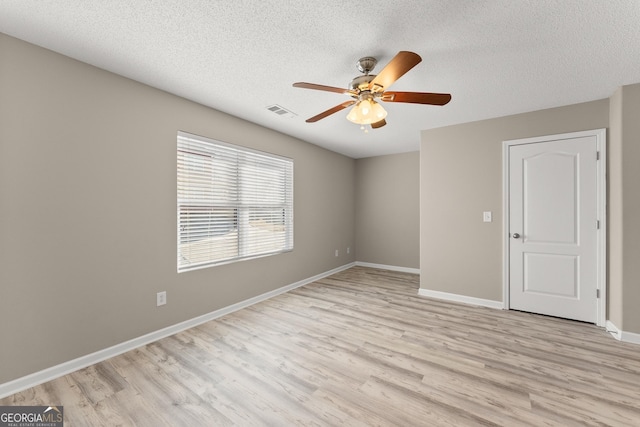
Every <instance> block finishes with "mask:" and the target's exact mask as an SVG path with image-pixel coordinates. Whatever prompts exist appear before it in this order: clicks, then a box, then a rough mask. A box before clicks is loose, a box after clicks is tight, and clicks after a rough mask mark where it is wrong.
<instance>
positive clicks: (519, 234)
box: [508, 136, 599, 323]
mask: <svg viewBox="0 0 640 427" xmlns="http://www.w3.org/2000/svg"><path fill="white" fill-rule="evenodd" d="M597 150H598V148H597V143H596V137H595V136H582V137H576V138H569V139H557V140H548V141H545V142H536V143H526V144H521V145H511V146H509V154H508V155H509V202H508V206H509V240H508V242H509V248H508V250H509V306H510V308H512V309H516V310H523V311H528V312H534V313H540V314H547V315H551V316H558V317H564V318H568V319H574V320H581V321H586V322H592V323H596V321H597V314H598V307H597V303H598V300H597V298H598V296H597V290H598V268H597V262H598V242H597V240H598V234H597V233H598V227H599V223H598V206H597V204H598V187H597V161H598V160H597V154H598V153H597Z"/></svg>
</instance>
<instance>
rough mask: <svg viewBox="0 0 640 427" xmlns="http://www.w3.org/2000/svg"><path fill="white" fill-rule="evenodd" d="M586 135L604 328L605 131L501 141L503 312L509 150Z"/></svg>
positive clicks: (506, 288) (599, 319)
mask: <svg viewBox="0 0 640 427" xmlns="http://www.w3.org/2000/svg"><path fill="white" fill-rule="evenodd" d="M588 136H595V138H596V147H597V150H598V162H597V164H596V187H597V188H596V192H597V218H598V221H599V229H598V233H597V242H596V251H597V255H596V256H597V261H596V262H597V266H596V267H597V271H596V274H597V278H596V281H597V289H598V291H599V298H598V302H597V305H596V310H597V313H596V325H598V326H600V327H605V324H606V320H607V144H606V139H607V130H606V129H604V128H603V129H594V130H588V131H582V132H570V133H562V134H557V135H546V136H540V137H534V138H523V139H512V140H507V141H502V301H503V304H504V305H503V308H504V309H505V310H509V262H510V260H509V242H510V239H509V230H510V224H509V191H510V188H509V148H510V147H512V146H514V145H522V144H536V143H540V142H547V141H557V140H562V139H574V138H583V137H588Z"/></svg>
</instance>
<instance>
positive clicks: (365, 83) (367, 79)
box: [349, 74, 376, 91]
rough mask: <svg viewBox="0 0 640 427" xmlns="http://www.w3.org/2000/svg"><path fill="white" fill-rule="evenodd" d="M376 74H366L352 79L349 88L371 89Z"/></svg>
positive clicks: (357, 89) (358, 89)
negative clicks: (370, 85) (370, 84)
mask: <svg viewBox="0 0 640 427" xmlns="http://www.w3.org/2000/svg"><path fill="white" fill-rule="evenodd" d="M375 77H376V76H375V74H366V75H364V76H358V77H356V78H354V79H353V80H351V83H349V89H351V90H356V91H363V90H369V83H371V81H372V80H373V79H374V78H375Z"/></svg>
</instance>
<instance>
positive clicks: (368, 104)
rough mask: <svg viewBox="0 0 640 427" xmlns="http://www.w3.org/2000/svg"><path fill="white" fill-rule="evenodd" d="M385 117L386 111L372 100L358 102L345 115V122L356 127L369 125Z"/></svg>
mask: <svg viewBox="0 0 640 427" xmlns="http://www.w3.org/2000/svg"><path fill="white" fill-rule="evenodd" d="M385 117H387V111H386V110H385V109H384V108H382V105H380V104H379V103H377V102H376V101H374V100H373V99H371V100H369V99H364V100H362V101H360V102H358V103H357V104H356V105H355V106H354V107H353V108H352V109H351V111H349V114H347V120H349V121H350V122H352V123H356V124H358V125H370V124H371V123H376V122H379V121H380V120H383V119H384V118H385Z"/></svg>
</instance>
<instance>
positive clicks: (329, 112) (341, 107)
mask: <svg viewBox="0 0 640 427" xmlns="http://www.w3.org/2000/svg"><path fill="white" fill-rule="evenodd" d="M355 103H356V101H347V102H343V103H342V104H340V105H336V106H335V107H333V108H329V109H328V110H327V111H323V112H322V113H320V114H318V115H316V116H313V117H311V118H310V119H307V120H306V122H307V123H314V122H317V121H318V120H321V119H324V118H325V117H327V116H330V115H332V114H333V113H337V112H338V111H340V110H344V109H345V108H347V107H350V106H352V105H353V104H355Z"/></svg>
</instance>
